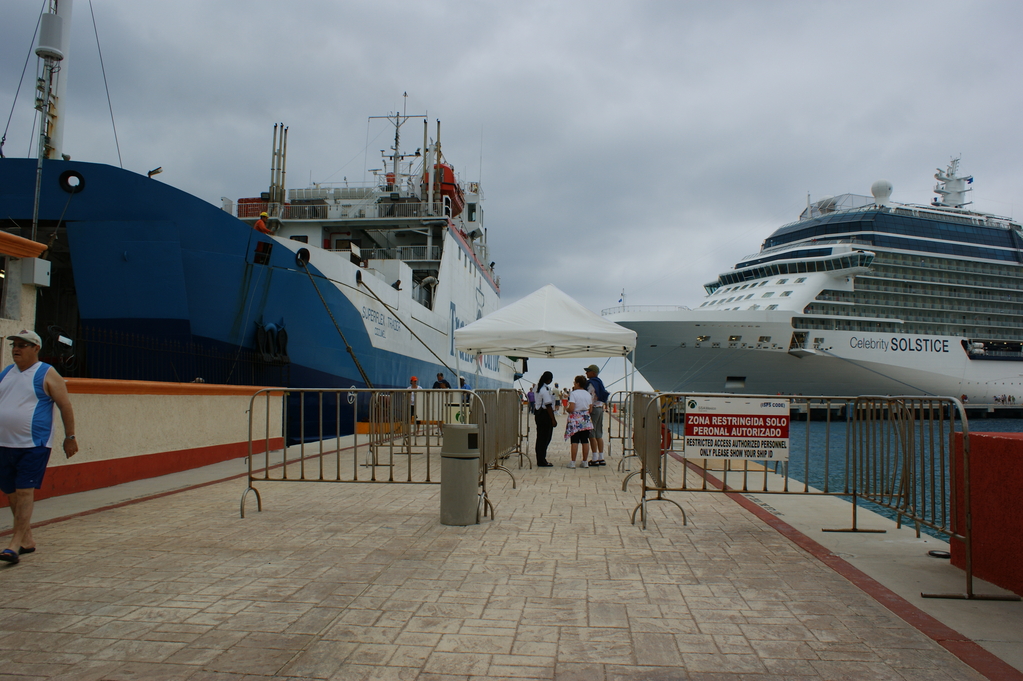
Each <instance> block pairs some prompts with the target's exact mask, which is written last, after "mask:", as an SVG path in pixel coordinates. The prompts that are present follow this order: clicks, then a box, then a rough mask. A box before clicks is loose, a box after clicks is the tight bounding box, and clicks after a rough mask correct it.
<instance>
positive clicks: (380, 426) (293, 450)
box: [241, 388, 517, 518]
mask: <svg viewBox="0 0 1023 681" xmlns="http://www.w3.org/2000/svg"><path fill="white" fill-rule="evenodd" d="M281 392H282V391H281V389H280V388H277V389H264V390H260V391H258V392H256V393H255V394H254V395H253V396H252V398H251V400H250V401H249V450H248V486H247V487H246V489H245V491H244V492H243V493H242V498H241V517H243V518H244V517H245V499H246V497H247V496H248V494H249V493H250V492H251V493H253V494H254V495H255V497H256V504H257V510H258V511H262V510H263V502H262V498H261V496H260V493H259V490H257V489H256V488H255V486H254V483H270V482H343V483H401V484H438V483H439V482H440V458H441V450H442V448H443V427H444V425H445V424H449V423H452V424H453V423H461V424H465V423H474V424H477V425H478V426H479V444H480V509H481V510H482V512H483V515H484V516H485V515H486V514H487V510H488V509H489V510H490V512H491V513H492V512H493V505H492V504H491V503H490V501H489V499H488V498H487V479H486V478H487V476H486V474H487V470H488V469H490V468H491V467H492V466H490V465H488V462H490V461H496V457H497V453H498V452H499V451H501V448H502V447H506V446H507V445H506V444H504V440H505V439H507V438H508V437H509V436H508V434H507V430H508V428H507V426H505V427H504V429H502V428H500V427H493V426H492V425H491V420H490V419H489V418H488V415H489V411H488V409H487V407H486V406H485V405H484V395H478V394H475V393H473V392H470V391H467V390H426V389H415V390H412V389H399V390H376V389H368V388H362V389H354V388H353V389H312V388H310V389H288V390H286V391H284V394H285V399H284V400H283V401H281V402H280V406H279V407H276V410H278V412H279V413H272V412H273V411H274V409H275V408H273V407H272V406H271V405H272V401H271V396H272V395H276V396H278V397H279V396H280V395H281ZM494 393H495V395H494V398H493V400H492V401H493V403H494V404H493V406H492V409H493V410H494V413H495V416H496V412H497V410H499V409H501V408H502V407H503V408H505V409H507V405H505V404H504V403H502V401H501V398H500V396H499V395H497V394H496V393H497V391H494ZM486 398H487V399H488V400H490V399H491V398H490V396H489V395H487V396H486ZM257 410H258V411H259V413H262V414H264V416H265V418H264V419H262V421H263V422H265V424H266V425H265V427H264V431H263V432H262V433H256V432H254V431H253V423H254V419H253V415H254V414H255V413H257ZM501 420H502V419H497V422H498V423H500V422H501ZM503 420H504V421H511V422H512V423H513V424H514V422H515V415H514V413H509V414H507V415H505V416H504V417H503ZM274 421H276V422H278V423H280V424H282V428H283V431H284V435H285V438H284V440H285V442H284V449H283V450H280V449H278V450H272V448H271V440H273V439H275V438H276V437H277V435H275V433H274V432H272V430H271V426H270V423H272V422H274ZM512 439H517V435H515V436H513V438H512ZM256 442H259V443H260V445H259V447H258V448H257V447H256V446H254V444H255V443H256ZM257 449H258V450H259V451H260V453H259V454H256V453H255V452H256V450H257Z"/></svg>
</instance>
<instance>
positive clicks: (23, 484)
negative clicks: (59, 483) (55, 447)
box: [0, 447, 50, 494]
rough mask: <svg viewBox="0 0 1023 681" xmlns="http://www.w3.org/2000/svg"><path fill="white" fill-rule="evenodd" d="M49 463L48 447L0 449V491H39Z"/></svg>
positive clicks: (11, 492)
mask: <svg viewBox="0 0 1023 681" xmlns="http://www.w3.org/2000/svg"><path fill="white" fill-rule="evenodd" d="M49 461H50V448H49V447H0V490H2V491H3V493H4V494H14V491H15V490H19V489H39V488H40V487H42V486H43V474H44V473H46V464H47V463H49Z"/></svg>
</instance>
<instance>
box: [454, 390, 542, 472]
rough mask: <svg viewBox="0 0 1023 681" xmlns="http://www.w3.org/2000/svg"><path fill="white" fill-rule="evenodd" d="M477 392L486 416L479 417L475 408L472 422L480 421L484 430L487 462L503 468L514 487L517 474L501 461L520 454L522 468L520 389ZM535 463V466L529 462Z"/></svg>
mask: <svg viewBox="0 0 1023 681" xmlns="http://www.w3.org/2000/svg"><path fill="white" fill-rule="evenodd" d="M475 395H476V396H477V397H478V398H479V400H480V403H481V404H482V405H483V407H484V409H485V411H484V413H485V414H486V416H487V419H486V422H485V423H481V422H480V421H479V420H477V414H476V412H475V410H474V411H473V412H472V413H470V415H469V419H470V423H477V424H479V428H480V433H484V432H485V437H484V438H483V440H482V442H483V444H482V445H481V447H485V448H486V449H485V450H484V451H483V453H482V459H483V462H484V465H486V466H487V467H488V468H489V469H490V470H502V471H504V472H506V473H508V475H509V476H511V479H512V489H514V488H515V487H516V486H517V483H516V481H515V476H514V475H512V472H511V471H510V470H508V469H507V468H506V467H505V466H503V465H501V462H502V461H504V460H505V459H507V458H508V457H509V456H511V455H512V454H518V455H519V468H522V456H523V454H522V449H521V447H520V437H519V435H520V433H519V429H520V427H521V418H520V414H521V400H520V399H519V393H518V391H517V390H511V389H507V388H502V389H499V390H477V391H476V392H475ZM530 467H532V466H530Z"/></svg>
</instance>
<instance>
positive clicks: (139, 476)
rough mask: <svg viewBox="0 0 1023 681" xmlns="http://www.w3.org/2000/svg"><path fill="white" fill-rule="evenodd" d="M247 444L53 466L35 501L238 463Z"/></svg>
mask: <svg viewBox="0 0 1023 681" xmlns="http://www.w3.org/2000/svg"><path fill="white" fill-rule="evenodd" d="M262 444H263V443H262V442H254V443H253V450H252V451H253V452H255V453H262V452H263V447H262ZM283 447H284V438H271V440H270V449H271V451H272V450H274V449H282V448H283ZM248 453H249V445H248V443H247V442H232V443H230V444H225V445H213V446H211V447H197V448H195V449H180V450H178V451H174V452H159V453H157V454H144V455H142V456H131V457H125V458H122V459H108V460H106V461H88V462H84V463H79V464H68V465H66V466H53V467H50V468H48V469H47V470H46V476H45V477H44V478H43V486H42V488H40V489H38V490H36V496H35V498H36V501H39V500H40V499H48V498H50V497H59V496H63V495H65V494H74V493H76V492H88V491H89V490H93V489H102V488H104V487H113V486H114V485H121V484H123V483H126V482H134V481H135V480H145V479H147V478H155V477H159V476H161V475H169V474H171V473H180V472H181V471H187V470H191V469H193V468H201V467H202V466H208V465H210V464H214V463H220V462H221V461H228V460H230V459H238V458H241V457H243V456H247V455H248ZM52 456H64V453H63V452H62V451H61V450H60V448H59V447H55V448H54V450H53V454H52ZM6 506H8V502H7V495H6V494H4V495H0V508H5V507H6Z"/></svg>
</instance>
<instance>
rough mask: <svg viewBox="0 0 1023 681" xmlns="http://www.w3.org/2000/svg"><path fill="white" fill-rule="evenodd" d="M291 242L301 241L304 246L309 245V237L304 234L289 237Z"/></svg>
mask: <svg viewBox="0 0 1023 681" xmlns="http://www.w3.org/2000/svg"><path fill="white" fill-rule="evenodd" d="M291 240H292V241H301V242H302V243H304V244H307V243H309V237H307V236H306V235H305V234H301V235H295V236H293V237H291Z"/></svg>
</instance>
